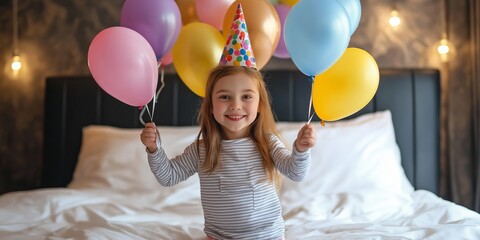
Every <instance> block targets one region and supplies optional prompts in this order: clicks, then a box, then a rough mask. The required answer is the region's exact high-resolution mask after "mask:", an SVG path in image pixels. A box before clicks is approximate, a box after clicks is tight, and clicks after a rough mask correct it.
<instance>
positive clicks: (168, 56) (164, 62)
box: [161, 51, 173, 67]
mask: <svg viewBox="0 0 480 240" xmlns="http://www.w3.org/2000/svg"><path fill="white" fill-rule="evenodd" d="M172 61H173V58H172V51H170V52H168V53H166V54H165V55H163V57H162V62H161V66H163V67H165V66H168V65H170V64H171V63H172Z"/></svg>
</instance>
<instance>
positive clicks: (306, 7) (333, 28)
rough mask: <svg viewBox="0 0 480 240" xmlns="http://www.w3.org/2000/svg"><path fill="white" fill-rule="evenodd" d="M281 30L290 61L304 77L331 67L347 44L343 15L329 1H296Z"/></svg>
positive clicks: (340, 8)
mask: <svg viewBox="0 0 480 240" xmlns="http://www.w3.org/2000/svg"><path fill="white" fill-rule="evenodd" d="M284 30H285V32H284V37H285V45H286V46H287V50H288V52H289V53H290V58H291V59H292V60H293V62H294V63H295V65H296V66H297V67H298V69H299V70H300V71H302V72H303V73H304V74H306V75H307V76H316V75H318V74H320V73H322V72H324V71H325V70H327V69H328V68H329V67H330V66H332V65H333V63H335V61H337V60H338V58H340V56H342V54H343V52H344V51H345V49H346V48H347V46H348V43H349V41H350V23H349V20H348V16H347V12H346V11H345V9H344V8H343V7H342V5H341V4H340V3H338V2H337V1H332V0H302V1H299V2H298V3H297V4H295V6H293V7H292V8H291V9H290V12H289V13H288V16H287V19H286V20H285V28H284ZM252 42H253V41H252Z"/></svg>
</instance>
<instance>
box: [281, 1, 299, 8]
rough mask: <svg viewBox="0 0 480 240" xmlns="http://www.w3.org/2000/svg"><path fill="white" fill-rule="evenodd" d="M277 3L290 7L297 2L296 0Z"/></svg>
mask: <svg viewBox="0 0 480 240" xmlns="http://www.w3.org/2000/svg"><path fill="white" fill-rule="evenodd" d="M279 2H280V3H283V4H285V5H288V6H290V7H292V6H293V5H295V4H296V3H297V2H298V0H279Z"/></svg>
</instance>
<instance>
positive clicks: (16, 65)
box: [11, 55, 22, 72]
mask: <svg viewBox="0 0 480 240" xmlns="http://www.w3.org/2000/svg"><path fill="white" fill-rule="evenodd" d="M11 67H12V70H13V71H16V72H17V71H19V70H20V69H21V68H22V61H21V60H20V56H18V55H15V56H13V59H12V65H11Z"/></svg>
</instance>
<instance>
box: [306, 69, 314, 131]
mask: <svg viewBox="0 0 480 240" xmlns="http://www.w3.org/2000/svg"><path fill="white" fill-rule="evenodd" d="M311 79H313V78H312V77H311ZM312 97H313V81H312V88H311V93H310V101H309V103H308V116H307V118H308V122H307V124H310V122H311V121H312V119H313V115H314V114H313V113H312V101H313V100H312Z"/></svg>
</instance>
